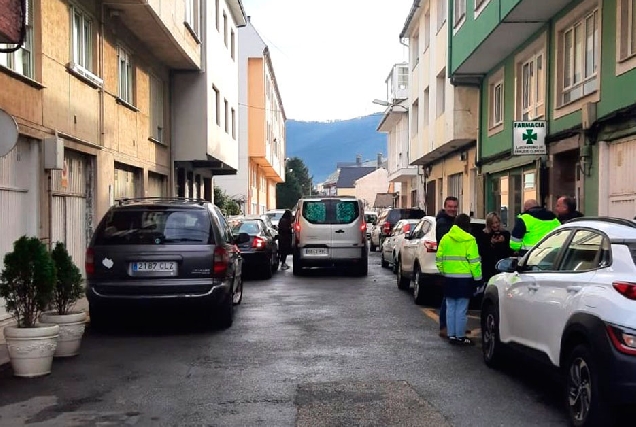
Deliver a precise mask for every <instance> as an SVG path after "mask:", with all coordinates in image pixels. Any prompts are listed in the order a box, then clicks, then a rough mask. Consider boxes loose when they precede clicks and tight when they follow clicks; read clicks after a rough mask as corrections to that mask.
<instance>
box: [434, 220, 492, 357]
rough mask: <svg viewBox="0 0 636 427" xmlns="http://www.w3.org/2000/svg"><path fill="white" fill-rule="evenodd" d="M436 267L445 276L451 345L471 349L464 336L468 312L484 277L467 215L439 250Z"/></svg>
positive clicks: (447, 323)
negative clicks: (467, 346)
mask: <svg viewBox="0 0 636 427" xmlns="http://www.w3.org/2000/svg"><path fill="white" fill-rule="evenodd" d="M435 263H436V265H437V269H438V270H439V272H440V273H441V274H442V276H444V298H445V299H446V328H447V331H448V342H450V343H451V344H461V345H472V344H473V342H472V341H471V340H470V339H469V338H467V337H466V335H465V332H466V322H467V319H466V312H467V311H468V303H469V302H470V298H471V297H472V296H473V294H474V293H475V290H476V288H477V287H478V286H480V285H481V284H482V283H481V282H482V277H481V258H480V257H479V249H478V248H477V240H476V239H475V236H473V235H472V234H470V217H469V216H468V215H466V214H459V215H457V217H456V218H455V223H454V225H453V226H452V227H451V229H450V231H449V232H448V233H446V234H445V235H444V237H442V240H440V242H439V245H438V246H437V254H436V256H435Z"/></svg>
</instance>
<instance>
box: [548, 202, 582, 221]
mask: <svg viewBox="0 0 636 427" xmlns="http://www.w3.org/2000/svg"><path fill="white" fill-rule="evenodd" d="M554 213H556V214H557V217H558V218H559V221H561V224H563V223H564V222H566V221H569V220H571V219H574V218H580V217H582V216H583V214H582V213H581V212H579V211H577V210H576V199H575V198H574V197H569V196H561V197H559V198H558V199H557V202H556V206H555V207H554Z"/></svg>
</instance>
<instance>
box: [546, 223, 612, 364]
mask: <svg viewBox="0 0 636 427" xmlns="http://www.w3.org/2000/svg"><path fill="white" fill-rule="evenodd" d="M609 253H610V243H609V240H608V239H607V237H605V236H604V235H603V234H601V233H599V232H597V231H595V230H578V231H576V232H574V236H573V237H572V239H570V241H569V242H568V243H567V246H566V247H565V248H564V252H563V256H562V257H561V261H560V262H559V263H558V265H557V268H556V271H555V272H554V273H548V274H546V275H544V276H542V277H541V279H540V280H539V281H538V283H537V285H538V287H539V288H538V290H537V292H536V295H535V300H534V306H535V307H536V310H535V312H536V313H539V315H540V317H541V319H542V320H541V321H542V322H543V327H539V328H537V334H538V337H537V344H536V348H538V349H540V350H542V351H544V352H545V353H546V354H548V355H549V356H550V357H551V359H552V360H553V362H558V357H559V356H558V352H557V351H556V350H557V349H559V348H560V346H561V337H562V336H563V329H564V328H565V324H566V322H567V320H568V318H569V317H570V315H571V310H569V309H568V307H570V306H572V305H573V301H575V300H576V298H577V297H578V296H579V295H580V293H581V291H582V290H583V288H584V287H585V286H588V284H589V283H590V282H591V281H592V280H593V279H594V276H595V275H596V272H597V270H598V269H599V268H601V267H604V266H606V265H608V264H609ZM575 305H576V306H578V305H579V304H575ZM546 325H549V327H546Z"/></svg>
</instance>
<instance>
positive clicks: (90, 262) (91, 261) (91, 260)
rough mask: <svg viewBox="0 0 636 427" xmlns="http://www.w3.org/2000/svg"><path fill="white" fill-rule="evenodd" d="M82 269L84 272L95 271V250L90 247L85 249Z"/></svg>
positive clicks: (91, 272) (90, 272)
mask: <svg viewBox="0 0 636 427" xmlns="http://www.w3.org/2000/svg"><path fill="white" fill-rule="evenodd" d="M84 269H85V270H86V274H93V273H95V252H93V249H91V248H88V249H86V257H85V261H84Z"/></svg>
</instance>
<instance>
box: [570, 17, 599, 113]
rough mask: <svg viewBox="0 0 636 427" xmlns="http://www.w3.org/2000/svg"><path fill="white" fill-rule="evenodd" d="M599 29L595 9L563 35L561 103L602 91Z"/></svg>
mask: <svg viewBox="0 0 636 427" xmlns="http://www.w3.org/2000/svg"><path fill="white" fill-rule="evenodd" d="M598 30H599V29H598V10H596V9H595V10H594V11H592V12H590V13H589V14H587V15H585V17H584V18H583V19H581V20H579V21H577V22H575V23H574V24H573V25H572V26H570V27H568V28H566V29H565V30H564V31H563V32H562V33H561V46H562V51H563V57H562V60H563V65H562V68H563V80H562V92H561V104H568V103H570V102H572V101H575V100H577V99H579V98H582V97H584V96H586V95H589V94H590V93H592V92H594V91H596V89H597V88H598V82H597V70H598V60H599V45H598Z"/></svg>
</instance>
